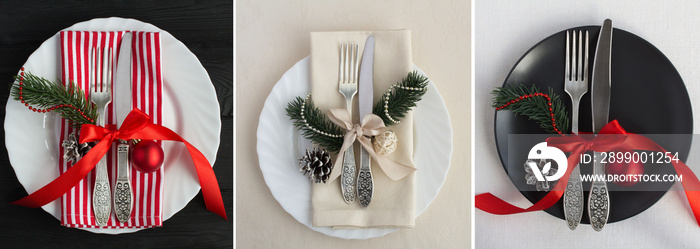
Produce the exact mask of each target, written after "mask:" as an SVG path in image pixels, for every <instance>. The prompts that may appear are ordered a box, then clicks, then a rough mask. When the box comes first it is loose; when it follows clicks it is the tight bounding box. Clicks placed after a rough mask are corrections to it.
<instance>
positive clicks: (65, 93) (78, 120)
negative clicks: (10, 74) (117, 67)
mask: <svg viewBox="0 0 700 249" xmlns="http://www.w3.org/2000/svg"><path fill="white" fill-rule="evenodd" d="M20 77H21V76H19V75H15V77H14V79H15V83H14V84H12V86H11V89H10V94H11V96H12V97H13V99H14V100H16V101H20V95H19V87H20V86H19V81H20ZM22 82H23V83H22V99H23V100H24V102H25V103H26V104H28V105H30V106H34V107H38V108H41V109H49V108H52V107H56V106H59V105H65V107H61V108H57V109H55V111H57V112H59V113H60V115H61V117H63V118H64V119H66V120H69V121H70V122H71V124H72V125H74V126H80V125H82V124H93V123H94V122H91V120H90V119H92V121H94V120H96V118H97V107H96V106H95V104H93V103H91V102H89V101H88V100H87V99H86V98H85V92H84V91H83V90H82V89H80V88H78V87H75V86H74V84H72V83H71V84H69V86H68V87H64V86H63V85H62V84H60V80H59V81H58V82H59V83H54V82H51V81H49V80H47V79H45V78H42V77H39V76H36V75H33V74H31V73H29V72H27V73H26V74H25V75H24V80H22ZM69 106H73V107H75V108H77V109H79V110H81V111H83V112H84V113H85V115H86V117H87V118H86V117H83V115H81V113H80V111H78V110H76V109H74V108H71V107H69Z"/></svg>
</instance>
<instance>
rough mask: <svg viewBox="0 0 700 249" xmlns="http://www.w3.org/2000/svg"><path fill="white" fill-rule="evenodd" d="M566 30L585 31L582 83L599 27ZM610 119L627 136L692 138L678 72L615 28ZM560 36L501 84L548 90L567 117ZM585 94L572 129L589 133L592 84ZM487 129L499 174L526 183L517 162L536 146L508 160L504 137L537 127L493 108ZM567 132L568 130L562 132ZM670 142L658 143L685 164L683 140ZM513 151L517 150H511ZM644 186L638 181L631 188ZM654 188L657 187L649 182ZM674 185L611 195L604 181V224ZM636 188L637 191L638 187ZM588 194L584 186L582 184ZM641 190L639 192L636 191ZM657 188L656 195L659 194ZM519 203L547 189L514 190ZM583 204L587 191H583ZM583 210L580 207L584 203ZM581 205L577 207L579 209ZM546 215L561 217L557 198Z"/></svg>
mask: <svg viewBox="0 0 700 249" xmlns="http://www.w3.org/2000/svg"><path fill="white" fill-rule="evenodd" d="M570 30H588V32H589V36H590V40H589V52H590V53H589V67H588V68H589V79H590V74H591V73H592V71H593V61H594V59H593V58H594V57H595V49H596V43H597V41H598V33H599V31H600V26H585V27H577V28H573V29H570ZM612 37H613V38H612V54H611V57H612V61H611V71H612V73H611V82H612V83H611V90H610V118H609V120H610V121H612V120H614V119H617V120H618V121H619V122H620V124H621V125H622V126H623V127H624V128H625V129H626V130H627V131H629V132H633V133H638V134H692V131H693V115H692V109H691V105H690V99H689V97H688V92H687V90H686V88H685V85H684V84H683V80H682V79H681V77H680V75H679V74H678V71H676V69H675V68H674V67H673V64H671V62H670V61H669V60H668V58H666V56H664V55H663V53H661V51H659V50H658V49H657V48H656V47H654V46H653V45H652V44H650V43H649V42H647V41H645V40H644V39H642V38H640V37H638V36H636V35H634V34H632V33H629V32H627V31H624V30H621V29H614V30H613V36H612ZM565 39H566V31H561V32H558V33H556V34H554V35H552V36H550V37H547V38H546V39H544V40H542V41H541V42H539V43H538V44H536V45H535V46H534V47H532V48H531V49H530V50H529V51H528V52H527V53H525V55H523V56H522V58H520V60H519V61H518V62H517V63H516V64H515V66H514V67H513V69H512V70H511V71H510V73H509V75H508V77H507V78H506V80H505V83H504V86H505V85H510V84H525V85H532V84H534V85H536V86H537V87H538V88H539V89H540V91H542V92H545V91H547V88H552V89H553V90H554V92H555V93H556V94H559V96H560V98H561V99H562V101H563V103H564V104H565V105H566V106H567V108H568V110H567V112H569V114H570V113H571V98H570V97H569V95H567V94H566V92H564V56H565V54H564V52H565V41H566V40H565ZM591 83H592V82H589V84H588V85H589V89H588V93H586V94H585V95H584V96H583V99H582V101H581V104H580V114H579V130H580V131H591V126H592V125H591V96H590V93H591V90H590V87H591V85H592V84H591ZM494 126H495V127H494V131H495V137H496V146H497V148H498V154H499V157H500V159H501V163H502V164H503V167H504V169H505V170H506V172H507V173H508V175H509V177H510V179H511V181H512V182H513V183H514V184H515V185H516V186H523V185H524V184H525V183H524V182H525V171H524V167H523V164H524V162H525V160H526V159H527V153H528V151H529V150H530V148H532V146H534V145H535V144H536V141H533V142H532V143H529V144H526V143H523V144H516V145H513V144H511V145H510V147H511V150H513V151H511V152H510V153H515V154H513V155H511V156H510V157H511V158H518V160H514V162H510V163H509V162H508V153H509V152H508V147H509V145H508V135H509V134H542V133H543V131H542V129H541V128H540V127H539V125H538V124H536V123H534V122H532V121H529V120H528V119H527V117H524V116H520V115H514V114H513V113H512V112H511V111H498V112H496V114H495V121H494ZM567 132H570V131H567ZM687 137H688V139H681V140H675V141H673V142H668V141H666V142H659V141H657V143H659V145H661V146H662V147H664V148H666V149H667V150H668V151H672V152H679V157H680V159H681V160H683V161H685V160H686V159H687V156H688V151H689V150H690V142H691V141H690V137H691V136H687ZM513 148H516V149H513ZM590 173H591V172H590V167H588V168H585V167H581V174H590ZM645 173H660V174H668V173H671V174H673V173H675V171H674V170H673V168H672V167H659V166H656V167H645ZM640 184H644V183H641V182H640V183H638V184H637V185H640ZM656 184H659V183H656ZM672 184H673V183H663V184H662V186H661V187H659V186H658V185H657V186H655V187H654V189H656V191H614V187H615V186H610V185H614V184H611V183H609V184H608V185H609V187H610V189H611V191H610V216H609V219H608V222H616V221H621V220H624V219H627V218H629V217H632V216H634V215H636V214H639V213H641V212H643V211H644V210H646V209H647V208H649V207H651V206H652V205H653V204H654V203H656V201H658V200H659V199H660V198H661V197H662V196H663V195H664V194H665V193H666V191H667V190H668V188H670V187H671V185H672ZM637 187H643V186H637ZM584 189H585V190H587V189H590V183H584ZM642 189H643V188H642ZM662 189H663V191H662ZM520 192H521V193H522V195H523V196H525V198H527V199H528V200H530V201H531V202H532V203H535V202H537V201H539V200H540V199H542V198H543V197H544V196H545V195H546V192H537V191H520ZM584 198H585V199H584V200H586V202H587V200H588V191H585V192H584ZM586 205H587V204H586ZM585 209H587V208H584V210H585ZM545 211H546V212H547V213H549V214H551V215H554V216H556V217H559V218H561V219H564V210H563V207H562V200H559V202H558V203H557V204H555V205H554V206H552V207H551V208H549V209H547V210H545ZM581 223H584V224H589V221H588V213H587V211H584V214H583V218H582V220H581Z"/></svg>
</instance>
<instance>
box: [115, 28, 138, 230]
mask: <svg viewBox="0 0 700 249" xmlns="http://www.w3.org/2000/svg"><path fill="white" fill-rule="evenodd" d="M113 87H114V105H115V108H116V116H117V128H119V127H121V125H122V122H124V119H125V118H126V115H127V114H128V113H129V111H130V110H131V33H129V32H127V33H125V34H124V35H123V36H122V41H121V46H120V47H119V57H118V60H117V74H116V75H115V84H114V86H113ZM118 144H119V145H118V146H117V181H116V183H115V188H114V198H112V200H113V201H114V213H115V214H116V216H117V219H118V220H119V221H120V222H122V223H126V222H127V221H129V218H130V217H131V210H132V207H133V194H132V190H131V182H130V181H129V171H130V170H129V143H128V142H127V141H124V140H119V142H118Z"/></svg>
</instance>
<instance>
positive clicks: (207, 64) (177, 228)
mask: <svg viewBox="0 0 700 249" xmlns="http://www.w3.org/2000/svg"><path fill="white" fill-rule="evenodd" d="M112 16H116V17H125V18H134V19H137V20H140V21H143V22H147V23H151V24H153V25H155V26H157V27H159V28H161V29H163V30H166V31H168V32H170V33H171V34H172V35H173V36H175V37H176V38H177V39H179V40H180V41H182V43H184V44H185V45H186V46H187V47H188V48H189V49H190V50H191V51H192V52H193V53H194V54H195V55H196V56H197V57H198V58H199V60H200V61H201V62H202V64H203V65H204V68H205V69H206V70H207V72H208V73H209V76H210V77H211V80H212V82H213V83H214V87H215V88H216V93H217V96H218V100H219V104H220V107H221V122H222V131H221V145H220V146H219V151H218V153H217V158H216V163H215V165H214V171H215V172H216V175H217V179H218V181H219V186H220V188H221V194H222V196H223V199H224V203H225V205H226V212H227V215H228V217H229V220H230V221H226V220H224V219H222V218H221V217H219V216H217V215H216V214H214V213H211V212H209V211H207V209H206V208H205V206H204V201H203V199H202V195H201V192H200V194H198V195H197V196H196V197H195V198H194V199H193V200H192V201H191V202H190V203H189V204H188V205H187V206H186V207H185V208H184V209H183V210H181V211H180V212H178V213H177V214H175V215H174V216H173V217H172V218H170V219H168V220H167V221H165V222H164V223H163V227H159V228H151V229H145V230H142V231H139V232H136V233H129V234H120V235H104V234H93V233H90V232H87V231H83V230H79V229H75V228H66V227H62V226H61V225H60V221H59V220H57V219H56V218H54V217H53V216H51V215H50V214H48V213H46V212H44V210H42V209H40V208H36V209H31V208H26V207H21V206H16V205H10V204H9V202H11V201H14V200H17V199H19V198H22V197H24V196H26V195H27V192H26V191H25V190H24V188H23V187H22V185H21V184H20V183H19V182H18V181H17V178H16V176H15V172H14V170H13V169H12V167H11V165H10V162H9V160H8V155H7V149H6V147H5V143H4V141H5V134H4V131H3V132H2V135H1V137H0V248H63V247H70V248H104V247H106V248H117V247H119V248H230V247H232V246H233V226H234V222H233V2H232V1H231V0H215V1H193V0H190V1H187V0H171V1H145V0H141V1H112V2H106V3H103V2H101V1H31V0H0V103H2V107H0V123H3V124H4V119H5V105H6V101H7V99H8V95H9V90H8V89H9V86H10V84H11V83H12V77H13V75H14V74H15V73H16V72H17V71H18V70H19V68H20V67H21V66H22V64H24V62H25V61H26V60H27V58H28V57H29V55H30V54H31V53H32V52H34V50H36V49H37V48H38V47H39V45H40V44H41V43H42V42H43V41H45V40H46V39H48V38H50V37H51V36H53V35H54V34H56V32H58V31H59V30H61V29H64V28H67V27H69V26H71V25H73V24H75V23H78V22H82V21H87V20H90V19H93V18H101V17H112ZM10 144H12V143H11V142H10Z"/></svg>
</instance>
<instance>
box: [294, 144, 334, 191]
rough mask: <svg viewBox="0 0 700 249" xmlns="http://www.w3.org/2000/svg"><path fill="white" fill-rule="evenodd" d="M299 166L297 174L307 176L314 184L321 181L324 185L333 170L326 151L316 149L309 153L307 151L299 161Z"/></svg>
mask: <svg viewBox="0 0 700 249" xmlns="http://www.w3.org/2000/svg"><path fill="white" fill-rule="evenodd" d="M299 166H300V169H299V172H302V173H304V175H306V174H308V175H309V179H310V180H314V181H315V182H316V183H320V182H321V181H323V183H326V181H327V180H328V177H330V175H331V171H332V170H333V162H332V161H331V155H330V154H329V153H328V151H326V150H319V149H318V148H313V149H312V150H311V151H309V150H308V149H307V150H306V154H305V155H304V156H303V157H302V158H300V159H299Z"/></svg>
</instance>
